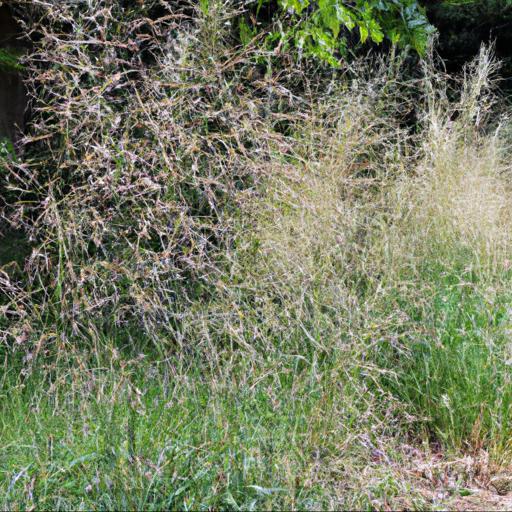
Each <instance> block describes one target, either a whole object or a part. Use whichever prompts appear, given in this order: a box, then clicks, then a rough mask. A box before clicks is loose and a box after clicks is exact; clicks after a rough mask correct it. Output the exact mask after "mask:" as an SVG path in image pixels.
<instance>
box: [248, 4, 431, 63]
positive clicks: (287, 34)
mask: <svg viewBox="0 0 512 512" xmlns="http://www.w3.org/2000/svg"><path fill="white" fill-rule="evenodd" d="M265 3H268V0H260V1H259V2H258V9H260V8H261V6H262V5H263V4H265ZM278 6H279V8H280V9H281V10H282V11H284V12H286V13H288V17H287V18H285V23H284V26H285V27H286V26H289V28H288V29H286V28H285V29H283V28H282V29H281V30H280V31H278V32H275V33H274V35H273V38H274V39H278V40H279V41H280V44H283V43H286V42H287V41H290V40H291V41H293V43H294V45H295V46H296V47H297V48H298V50H299V51H301V52H302V51H303V52H304V53H305V54H307V55H314V56H316V57H318V58H319V59H321V60H323V61H326V62H328V63H329V64H331V65H333V66H338V65H339V63H340V62H339V56H340V55H341V56H347V54H348V53H349V52H350V50H351V48H350V45H349V44H347V36H348V35H349V34H350V33H351V32H352V31H357V32H358V34H359V40H360V42H361V43H365V42H366V41H367V40H369V41H372V42H373V43H377V44H379V43H382V42H383V41H384V39H387V40H388V41H389V42H390V43H391V44H393V45H396V44H398V45H400V46H402V47H406V46H410V47H412V48H413V49H414V50H416V51H417V52H418V53H420V54H424V52H425V50H426V48H427V43H428V40H429V36H430V35H431V34H432V33H433V30H434V29H433V27H432V26H431V25H430V24H429V23H428V20H427V18H426V16H425V12H424V9H423V8H422V7H421V6H420V5H419V4H418V2H417V1H416V0H394V1H393V0H392V1H390V0H371V1H368V0H356V1H355V2H347V1H344V0H319V1H310V0H304V1H303V0H279V1H278Z"/></svg>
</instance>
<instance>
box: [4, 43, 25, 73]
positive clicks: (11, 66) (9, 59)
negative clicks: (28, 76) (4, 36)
mask: <svg viewBox="0 0 512 512" xmlns="http://www.w3.org/2000/svg"><path fill="white" fill-rule="evenodd" d="M22 69H23V66H22V65H21V64H20V62H19V54H18V53H17V52H15V51H13V50H8V49H5V48H0V71H21V70H22Z"/></svg>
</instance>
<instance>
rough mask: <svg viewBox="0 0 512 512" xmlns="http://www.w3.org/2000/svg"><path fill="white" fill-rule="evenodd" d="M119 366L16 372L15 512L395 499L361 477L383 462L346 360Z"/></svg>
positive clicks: (7, 424) (4, 480) (2, 470)
mask: <svg viewBox="0 0 512 512" xmlns="http://www.w3.org/2000/svg"><path fill="white" fill-rule="evenodd" d="M125 355H126V354H125ZM109 364H110V365H112V366H111V367H110V368H109V367H108V366H107V367H103V368H102V367H98V368H92V367H89V368H88V369H86V368H83V369H79V368H70V369H69V370H68V371H67V372H62V371H61V372H59V377H58V378H57V379H56V380H53V381H52V382H49V381H48V380H47V379H46V378H45V376H44V374H41V373H40V372H34V373H33V374H32V375H31V376H29V377H28V378H20V377H19V376H18V375H17V372H16V371H15V370H14V369H11V370H9V369H7V368H4V370H6V373H5V374H4V376H3V378H2V388H1V395H2V401H1V406H0V410H1V414H0V418H1V419H0V436H1V438H2V446H1V448H0V474H1V478H0V495H1V498H0V505H1V506H2V508H6V509H17V508H32V507H35V508H52V509H70V508H73V509H75V508H85V509H93V510H96V509H104V508H108V509H119V508H121V509H150V510H161V509H162V508H169V509H177V508H179V509H198V508H233V509H250V510H261V509H275V508H283V509H318V508H333V507H345V506H347V507H348V506H357V505H359V506H367V505H368V504H369V503H370V502H371V501H372V500H375V502H376V503H377V502H378V501H379V500H382V499H383V498H384V494H385V491H383V490H382V489H381V490H379V485H378V482H377V481H375V482H374V488H373V490H372V489H371V488H368V489H358V488H357V487H356V485H355V484H356V482H357V479H356V478H355V475H357V471H358V468H361V464H365V462H364V461H365V460H369V459H370V458H371V450H372V448H371V446H372V445H371V441H370V439H369V438H368V439H367V436H369V435H371V434H370V433H369V432H370V431H369V430H367V428H368V427H369V426H368V425H365V423H366V420H367V419H368V418H369V417H370V416H366V417H364V416H363V417H361V415H360V411H361V406H363V407H368V404H366V405H364V404H362V403H361V404H357V401H358V399H357V394H354V393H353V391H351V389H350V388H351V383H350V380H349V379H347V376H346V374H345V372H344V369H343V366H341V365H342V362H341V361H336V360H331V361H330V362H329V363H327V364H325V363H324V364H322V365H320V364H319V363H318V361H316V360H315V359H306V358H304V357H300V356H292V355H290V356H289V357H287V358H285V357H283V358H282V360H281V361H277V360H276V359H269V360H267V361H264V360H261V361H258V362H256V361H251V360H247V359H246V360H245V361H244V360H240V361H239V362H237V363H236V364H231V365H229V366H225V367H224V371H223V372H222V373H218V374H216V375H212V374H209V373H208V372H204V371H203V372H202V371H200V368H198V367H196V368H186V369H184V368H182V367H181V366H182V363H181V362H180V361H168V362H167V363H163V364H158V365H155V364H151V363H148V362H146V361H144V360H143V359H142V358H141V357H135V358H134V359H124V358H123V357H122V356H120V355H117V356H114V358H113V359H111V360H110V363H109ZM301 368H302V369H301ZM183 370H185V371H183ZM333 381H336V383H337V385H336V386H333ZM7 397H9V399H7ZM368 443H370V445H369V446H368ZM382 478H383V479H384V480H385V479H386V478H388V479H389V478H391V475H390V474H388V475H383V477H382ZM395 485H396V487H397V489H400V488H401V487H400V484H399V483H395Z"/></svg>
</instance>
